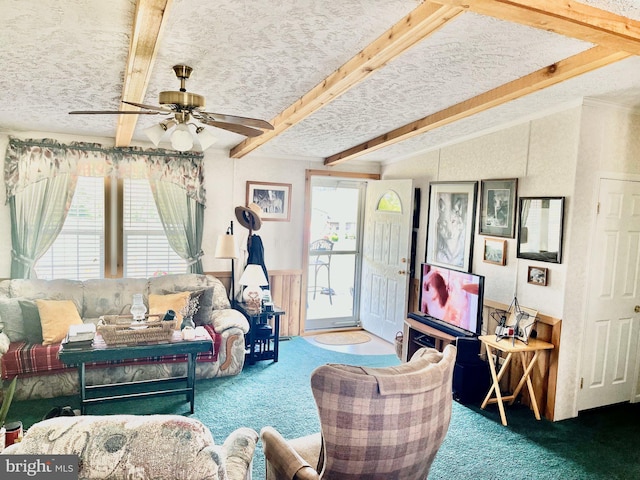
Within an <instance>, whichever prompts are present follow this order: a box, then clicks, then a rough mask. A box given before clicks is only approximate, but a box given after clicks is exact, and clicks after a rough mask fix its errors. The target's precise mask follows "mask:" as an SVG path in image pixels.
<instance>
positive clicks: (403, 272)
mask: <svg viewBox="0 0 640 480" xmlns="http://www.w3.org/2000/svg"><path fill="white" fill-rule="evenodd" d="M406 274H407V272H406V271H404V270H400V271H398V275H406Z"/></svg>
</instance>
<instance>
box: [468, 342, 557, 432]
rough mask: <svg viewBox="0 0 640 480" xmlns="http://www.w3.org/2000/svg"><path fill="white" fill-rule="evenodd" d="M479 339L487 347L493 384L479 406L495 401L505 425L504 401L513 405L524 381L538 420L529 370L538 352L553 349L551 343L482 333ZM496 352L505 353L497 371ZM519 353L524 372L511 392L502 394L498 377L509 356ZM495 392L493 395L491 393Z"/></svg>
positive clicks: (509, 359) (531, 368)
mask: <svg viewBox="0 0 640 480" xmlns="http://www.w3.org/2000/svg"><path fill="white" fill-rule="evenodd" d="M478 338H479V339H480V341H481V342H482V343H483V344H484V346H485V347H486V349H487V356H488V361H489V370H490V371H491V378H492V379H493V385H491V388H489V392H488V393H487V396H486V397H485V399H484V401H483V402H482V405H480V408H483V409H484V408H485V407H486V406H487V405H488V404H490V403H497V404H498V409H499V410H500V419H501V420H502V425H504V426H506V425H507V416H506V414H505V412H504V403H503V402H504V401H505V400H507V401H509V402H510V403H509V404H510V405H513V402H514V401H515V400H516V398H517V397H518V395H519V394H520V391H521V390H522V387H524V385H525V383H526V384H527V389H528V390H529V396H530V397H531V406H532V407H533V413H534V414H535V416H536V420H540V411H539V410H538V400H537V399H536V394H535V392H534V390H533V385H532V383H531V371H532V370H533V367H534V366H535V364H536V362H537V361H538V358H539V356H540V352H542V351H543V350H551V349H553V344H551V343H547V342H543V341H542V340H538V339H537V338H531V339H529V343H524V342H521V341H520V340H516V341H515V343H514V342H513V339H511V338H503V339H502V340H496V336H495V335H483V336H481V337H478ZM498 352H504V353H506V354H507V356H506V358H505V360H504V362H503V363H502V366H501V367H500V370H499V371H496V366H495V363H496V359H497V357H498ZM528 352H533V357H532V358H531V361H529V362H528V361H527V355H526V354H527V353H528ZM514 353H516V354H519V355H520V359H521V360H522V366H523V368H524V372H523V373H522V378H520V381H519V382H518V385H517V386H516V388H515V390H514V391H513V394H511V395H506V396H503V395H502V393H501V392H500V379H501V378H502V377H503V376H504V374H505V372H506V371H507V367H508V366H509V362H510V361H511V357H512V356H513V354H514ZM494 393H495V397H492V395H493V394H494Z"/></svg>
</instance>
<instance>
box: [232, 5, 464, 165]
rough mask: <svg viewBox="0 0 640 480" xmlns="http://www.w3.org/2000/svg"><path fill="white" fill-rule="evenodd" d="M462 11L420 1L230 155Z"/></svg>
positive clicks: (297, 118) (243, 151)
mask: <svg viewBox="0 0 640 480" xmlns="http://www.w3.org/2000/svg"><path fill="white" fill-rule="evenodd" d="M462 12H464V8H462V7H460V6H456V7H451V6H447V5H444V6H443V5H436V4H434V3H432V2H424V3H422V4H420V5H419V6H418V7H417V8H416V9H414V10H413V11H412V12H411V13H409V14H408V15H407V16H405V17H404V18H403V19H402V20H400V21H399V22H397V23H396V24H395V25H394V26H393V27H391V28H390V29H389V30H387V31H386V32H385V33H383V34H382V35H381V36H380V37H378V38H377V39H376V40H374V41H373V42H372V43H371V44H370V45H368V46H367V47H366V48H364V49H363V50H362V51H360V52H359V53H358V54H357V55H356V56H354V57H353V58H351V59H350V60H349V61H347V62H346V63H345V64H344V65H342V66H341V67H340V68H338V70H336V71H335V72H333V73H332V74H331V75H329V76H328V77H327V78H325V79H324V80H323V81H322V82H321V83H319V84H318V85H316V86H315V87H314V88H312V89H311V90H310V91H309V92H307V93H306V94H304V95H303V96H302V97H301V98H300V99H299V100H298V101H296V102H295V103H294V104H292V105H291V106H289V107H287V108H286V109H285V110H283V111H282V112H281V113H280V114H278V115H277V116H276V117H275V118H273V119H272V120H271V121H270V123H271V124H272V125H273V127H274V129H273V130H268V131H266V132H265V133H263V134H262V135H260V136H259V137H253V138H248V139H246V140H244V141H243V142H241V143H239V144H238V145H236V146H235V147H233V148H232V149H231V152H230V156H231V157H232V158H242V157H244V156H245V155H247V154H248V153H250V152H251V151H253V150H255V149H256V148H258V147H259V146H261V145H264V144H265V143H266V142H268V141H269V140H271V139H272V138H275V137H276V136H278V135H280V134H281V133H282V132H284V131H285V130H287V129H288V128H291V127H292V126H294V125H295V124H297V123H299V122H301V121H302V120H304V119H305V118H306V117H308V116H309V115H311V114H313V113H314V112H316V111H317V110H319V109H320V108H322V107H324V106H325V105H327V104H328V103H330V102H332V101H333V100H335V99H336V98H338V97H339V96H340V95H342V94H343V93H345V92H346V91H348V90H349V89H350V88H352V87H354V86H355V85H357V84H358V83H360V82H361V81H362V80H364V79H365V78H367V77H368V76H369V75H371V74H372V73H373V72H375V71H376V70H377V69H379V68H382V67H384V66H385V64H387V63H388V62H390V61H391V60H393V59H394V58H396V57H397V56H399V55H400V54H402V53H403V52H405V51H406V50H407V49H409V48H411V47H412V46H413V45H415V44H417V43H419V42H420V41H422V40H424V39H425V38H426V37H428V36H429V35H431V34H432V33H433V32H435V31H437V30H438V29H439V28H441V27H442V26H443V25H445V24H446V23H448V22H450V21H451V20H452V19H453V18H455V17H456V16H458V15H459V14H460V13H462Z"/></svg>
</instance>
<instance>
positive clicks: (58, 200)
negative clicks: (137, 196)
mask: <svg viewBox="0 0 640 480" xmlns="http://www.w3.org/2000/svg"><path fill="white" fill-rule="evenodd" d="M202 159H203V155H202V154H201V153H180V152H173V151H168V150H162V149H150V150H143V149H142V148H139V147H127V148H104V147H102V146H101V145H99V144H95V143H84V142H72V143H70V144H62V143H59V142H57V141H55V140H51V139H42V140H33V139H27V140H19V139H16V138H10V139H9V146H8V148H7V154H6V158H5V170H4V176H5V187H6V192H7V203H8V204H9V208H10V210H11V223H12V225H11V227H12V234H11V241H12V264H11V276H12V278H30V277H31V276H32V275H33V265H35V263H36V262H37V260H38V259H39V258H40V257H41V256H42V255H43V254H44V252H46V251H47V249H48V248H49V247H50V246H51V244H52V243H53V241H54V240H55V238H56V237H57V236H58V233H59V232H60V229H61V228H62V225H63V224H64V220H65V219H66V215H67V212H68V211H69V206H70V205H71V199H72V198H73V192H74V190H75V185H76V180H77V177H78V176H101V177H107V176H114V177H116V178H125V177H130V178H149V180H150V181H151V183H152V185H153V183H154V182H156V183H157V182H159V181H162V182H167V183H169V184H172V185H176V186H178V187H180V191H181V192H182V196H183V197H184V199H185V200H184V202H185V204H186V203H189V202H192V203H193V204H194V205H195V204H197V205H200V207H198V208H202V209H204V205H205V204H206V192H205V189H204V175H203V170H202ZM187 199H189V200H187ZM167 205H169V204H168V203H166V202H164V203H163V204H162V205H159V209H158V210H159V214H160V217H161V218H162V219H163V224H165V231H166V233H167V237H168V238H169V242H170V244H171V245H172V246H173V245H174V241H175V243H176V244H178V243H181V244H183V245H190V246H193V248H188V249H185V248H183V249H182V250H183V251H184V256H183V253H181V251H180V250H177V253H178V255H180V256H183V258H185V259H187V260H188V261H191V260H192V259H195V258H197V261H196V262H194V263H193V264H192V265H196V267H195V268H197V265H198V262H199V258H200V256H201V253H200V252H199V248H200V245H201V243H202V224H203V222H202V220H201V221H200V222H197V221H195V220H193V219H195V218H197V215H195V216H194V215H191V216H192V217H193V219H192V220H188V221H187V220H185V221H186V222H187V223H188V222H191V223H192V224H193V228H188V229H184V233H183V235H188V236H189V238H188V239H183V240H182V241H181V242H178V241H177V240H174V241H172V240H171V238H172V237H173V238H174V239H175V238H176V237H177V234H176V233H175V231H174V230H175V229H174V228H173V227H170V230H171V231H167V225H170V224H172V222H174V220H172V221H170V222H166V223H165V218H173V213H172V211H168V212H165V211H164V209H165V208H169V207H167ZM171 208H173V207H171ZM193 209H194V210H195V207H194V208H193ZM161 210H162V211H161ZM200 215H201V216H202V217H204V214H203V213H201V214H200ZM196 246H197V247H196ZM174 248H176V247H174ZM195 248H197V252H196V253H194V251H193V250H194V249H195ZM190 268H191V269H193V268H194V267H193V266H191V267H190ZM200 269H202V265H201V264H200Z"/></svg>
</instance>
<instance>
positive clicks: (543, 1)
mask: <svg viewBox="0 0 640 480" xmlns="http://www.w3.org/2000/svg"><path fill="white" fill-rule="evenodd" d="M432 1H433V2H434V3H439V4H441V5H449V6H451V7H461V8H465V9H467V10H468V11H471V12H475V13H479V14H481V15H488V16H491V17H495V18H499V19H502V20H507V21H509V22H514V23H519V24H522V25H527V26H530V27H534V28H538V29H541V30H547V31H550V32H555V33H558V34H561V35H564V36H566V37H571V38H576V39H579V40H583V41H585V42H591V43H593V44H594V45H600V46H603V47H608V48H611V49H614V50H621V51H625V52H629V53H633V54H634V55H640V22H638V21H637V20H632V19H630V18H626V17H623V16H621V15H616V14H614V13H611V12H608V11H606V10H601V9H599V8H595V7H591V6H589V5H585V4H582V3H577V2H573V1H570V0H432Z"/></svg>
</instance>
